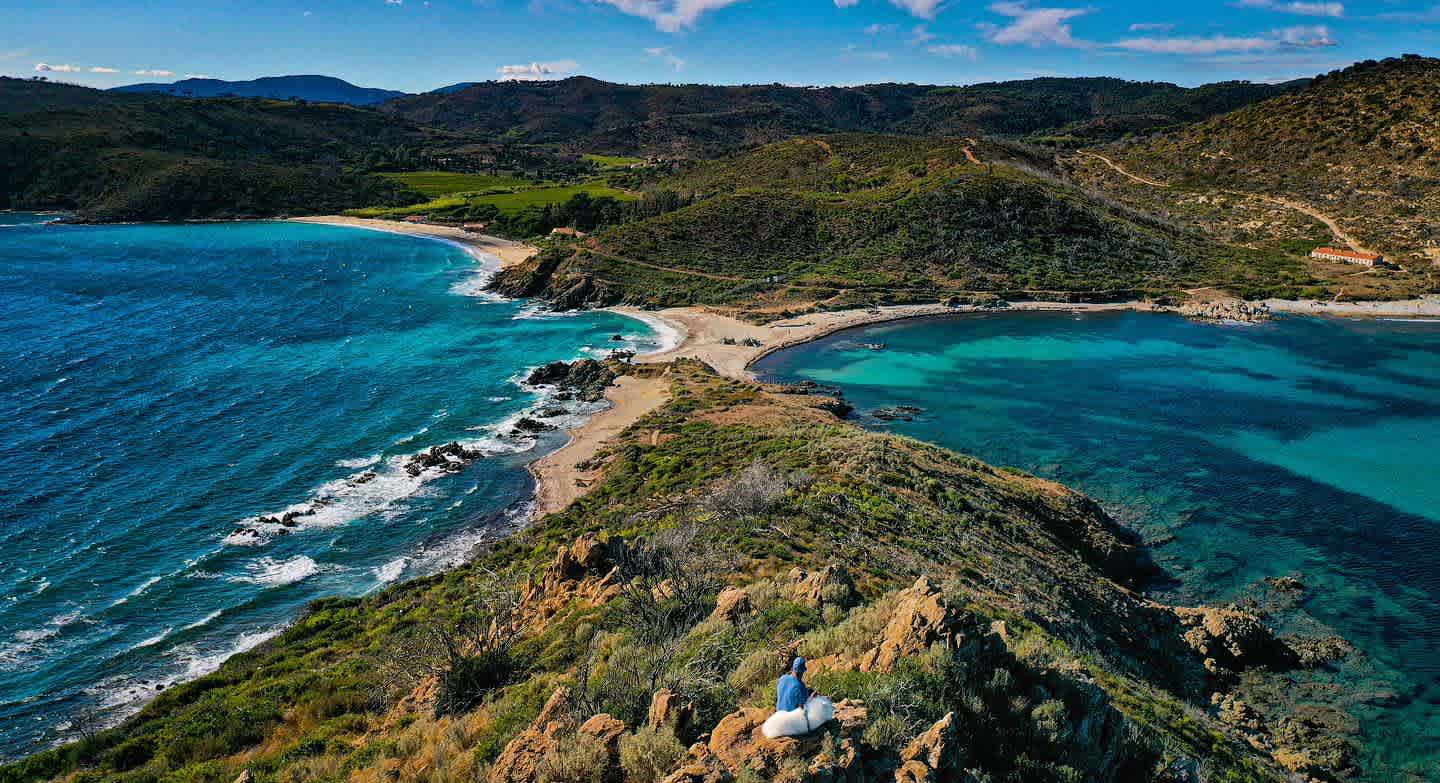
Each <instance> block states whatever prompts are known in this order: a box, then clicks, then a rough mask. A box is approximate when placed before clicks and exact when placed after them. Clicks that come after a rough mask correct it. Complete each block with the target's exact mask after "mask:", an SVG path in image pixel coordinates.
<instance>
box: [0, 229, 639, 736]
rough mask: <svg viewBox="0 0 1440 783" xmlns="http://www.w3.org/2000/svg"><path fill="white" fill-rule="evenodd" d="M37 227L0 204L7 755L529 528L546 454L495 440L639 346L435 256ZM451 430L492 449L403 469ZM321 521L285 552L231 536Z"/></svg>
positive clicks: (608, 327)
mask: <svg viewBox="0 0 1440 783" xmlns="http://www.w3.org/2000/svg"><path fill="white" fill-rule="evenodd" d="M45 219H48V218H43V217H41V216H27V215H20V214H14V213H8V214H7V213H0V312H3V313H4V318H3V320H0V497H4V498H5V499H6V502H5V503H3V504H0V547H3V549H0V551H3V552H4V557H3V559H0V756H14V755H16V754H20V753H23V752H26V751H30V750H35V749H38V748H39V747H43V746H44V745H46V744H48V743H50V742H53V741H55V740H56V739H60V738H63V737H65V736H67V734H66V727H67V725H69V724H71V723H72V722H73V719H74V717H75V716H76V715H77V714H92V713H98V714H99V715H100V716H102V717H105V718H109V719H115V718H117V717H119V716H121V715H124V714H126V713H127V712H128V711H131V710H133V709H135V708H136V706H137V705H138V704H139V703H141V702H142V701H143V700H144V699H145V698H146V697H147V696H149V695H152V694H153V693H154V692H155V691H156V689H157V688H163V687H166V686H167V685H169V684H171V683H174V682H176V681H179V680H182V679H185V678H189V677H194V676H197V675H199V674H203V673H205V672H207V671H210V670H213V669H214V668H215V667H216V666H218V665H219V663H220V661H222V660H223V659H224V658H225V657H226V656H227V655H229V654H232V653H234V652H236V651H239V650H243V649H246V648H249V647H252V646H254V645H256V644H258V643H260V642H261V641H263V640H264V639H266V638H269V637H270V636H272V635H274V634H275V633H277V632H278V629H279V628H281V627H283V624H284V623H285V622H287V621H289V620H290V619H292V618H293V617H294V616H295V615H296V614H297V612H298V611H299V610H300V608H301V607H302V605H303V604H304V603H305V602H307V601H309V600H312V599H315V598H318V597H322V596H329V595H337V594H339V595H358V594H363V593H365V592H368V591H371V590H374V589H376V588H378V587H380V586H382V585H384V584H386V583H389V582H392V581H395V580H397V579H403V578H406V577H409V576H413V575H417V574H423V573H428V572H433V571H435V570H438V569H440V568H443V567H445V566H446V565H448V564H451V563H455V562H457V561H458V560H460V559H462V558H464V557H465V556H466V554H467V553H468V552H469V551H470V550H471V549H472V547H473V546H474V545H475V544H476V543H477V542H478V541H479V540H481V539H482V538H483V537H484V536H486V535H494V534H497V533H498V532H499V531H503V530H505V529H507V528H509V527H510V526H513V525H514V524H516V523H518V522H519V521H522V520H523V519H524V518H525V515H526V513H527V511H528V505H527V501H528V498H529V496H530V493H531V491H532V486H531V481H530V479H529V477H528V475H527V474H526V473H525V471H524V464H525V463H526V462H527V461H529V460H530V459H533V458H534V456H535V454H536V452H537V451H538V450H541V449H544V448H548V447H552V446H553V445H554V444H555V443H556V441H557V440H558V438H557V437H556V436H554V435H550V436H546V437H544V438H542V439H541V440H540V441H539V442H536V441H535V440H532V439H517V438H512V437H508V436H507V433H508V432H509V429H510V427H509V426H508V425H509V423H510V422H513V420H514V419H515V418H516V417H517V416H519V415H520V414H521V413H522V412H524V411H526V410H528V409H529V408H531V407H532V406H534V405H535V404H536V403H537V401H538V400H539V399H540V397H539V395H538V393H537V392H535V391H533V390H527V389H524V388H522V387H521V386H520V385H519V384H518V378H519V377H521V376H522V375H523V373H524V371H525V370H526V368H528V367H531V366H534V365H537V364H540V363H542V362H545V361H549V360H554V359H568V358H573V357H575V356H577V355H580V354H581V353H583V352H585V351H587V350H588V351H590V352H592V353H605V352H608V351H609V350H611V349H612V348H615V347H624V346H629V347H637V348H642V349H643V348H646V347H651V346H652V345H653V341H654V335H653V334H652V333H651V332H650V330H649V329H648V328H647V327H645V326H644V325H643V324H641V323H640V322H638V321H634V320H631V319H627V318H624V317H621V316H618V315H613V314H609V313H588V314H585V315H580V316H574V317H541V316H538V315H537V314H535V313H533V312H531V311H530V310H529V309H527V308H526V307H525V306H524V304H523V303H519V302H506V301H499V300H496V299H493V298H487V297H486V296H485V295H483V294H482V293H480V291H479V288H480V283H481V282H482V281H483V272H482V267H481V265H480V264H479V263H478V262H477V259H475V258H472V257H471V256H470V255H468V254H467V253H466V252H464V251H463V250H462V249H460V248H459V247H458V246H454V245H449V244H446V243H442V242H438V241H432V240H426V239H416V238H410V237H403V236H397V235H390V234H383V233H378V232H372V231H362V230H355V229H345V228H335V227H327V226H312V225H293V224H283V223H252V224H222V225H189V226H175V225H139V226H64V227H61V226H46V225H42V222H43V220H45ZM616 333H620V334H623V335H625V336H626V337H627V339H626V341H625V342H624V343H616V342H612V341H611V340H610V338H611V336H612V335H614V334H616ZM575 412H576V413H577V414H581V413H584V411H583V410H579V409H576V410H575ZM569 420H574V419H573V417H571V418H570V419H569ZM452 440H459V441H462V442H465V443H468V444H469V445H470V446H472V447H474V448H479V449H480V450H482V451H484V452H485V454H486V456H485V457H484V458H482V459H479V460H477V461H475V462H474V463H472V464H471V465H470V466H469V467H468V468H466V469H465V470H463V471H462V472H460V473H457V474H437V473H426V474H422V475H421V476H418V477H411V476H409V475H408V474H407V473H406V472H405V471H404V470H403V469H401V465H400V463H401V462H402V461H403V460H404V459H405V457H406V456H407V455H409V454H413V453H414V452H416V451H419V450H421V449H425V448H428V447H430V446H432V445H435V444H441V443H446V442H449V441H452ZM366 472H373V473H375V474H376V475H375V478H374V479H373V480H368V481H364V482H363V483H361V482H357V481H355V479H357V478H359V477H362V476H364V474H365V473H366ZM317 504H318V506H317ZM311 506H317V508H318V511H317V513H315V514H313V515H311V516H306V517H302V518H301V519H300V520H299V521H300V526H299V527H297V528H295V529H294V531H293V532H292V533H290V534H289V535H285V536H278V535H274V533H273V526H271V527H270V528H265V530H266V533H265V535H260V536H254V537H251V536H244V535H241V536H233V535H231V534H232V532H233V531H235V530H236V529H237V527H244V526H247V525H252V524H254V521H255V518H256V517H257V516H258V515H262V514H276V513H280V512H283V511H285V510H287V509H291V508H305V507H311ZM262 528H264V526H262Z"/></svg>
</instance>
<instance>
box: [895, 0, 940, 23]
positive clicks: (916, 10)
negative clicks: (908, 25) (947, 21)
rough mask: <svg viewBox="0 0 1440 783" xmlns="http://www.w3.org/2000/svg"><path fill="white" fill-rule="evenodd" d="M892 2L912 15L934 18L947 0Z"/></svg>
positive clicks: (898, 0) (897, 0) (900, 0)
mask: <svg viewBox="0 0 1440 783" xmlns="http://www.w3.org/2000/svg"><path fill="white" fill-rule="evenodd" d="M890 4H891V5H893V6H895V7H896V8H899V9H901V10H904V11H909V12H910V14H911V15H912V16H918V17H920V18H921V19H934V18H935V15H936V14H938V13H940V7H941V6H943V5H944V4H945V0H890Z"/></svg>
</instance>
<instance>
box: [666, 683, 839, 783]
mask: <svg viewBox="0 0 1440 783" xmlns="http://www.w3.org/2000/svg"><path fill="white" fill-rule="evenodd" d="M865 714H866V713H865V708H864V705H862V704H859V703H856V702H849V701H842V702H840V703H839V704H836V705H835V719H834V720H832V721H831V722H830V723H828V724H826V725H825V726H823V727H817V729H816V731H814V732H812V733H810V734H808V735H805V736H803V737H777V738H775V739H768V738H766V737H765V735H764V734H763V733H762V732H761V731H760V726H761V724H763V723H764V722H765V719H766V718H768V717H769V716H770V711H769V710H766V709H760V708H756V707H747V708H745V709H741V710H737V711H735V712H732V713H730V714H729V715H726V716H725V717H724V718H722V719H721V720H720V723H719V724H717V725H716V726H715V729H714V730H713V731H711V732H710V739H709V741H708V742H706V743H696V744H695V745H694V746H691V748H690V754H689V756H688V758H687V759H686V761H685V763H684V764H682V765H681V766H680V768H679V769H678V770H677V771H676V772H675V773H674V774H672V775H671V776H670V777H669V778H667V779H666V783H701V781H704V782H705V783H717V782H718V781H724V780H730V779H733V778H735V777H739V776H754V777H757V778H759V779H760V780H765V781H778V782H782V783H840V782H841V781H851V780H854V781H859V780H863V779H864V777H863V776H862V774H861V771H862V763H863V755H864V754H863V753H862V752H861V751H862V746H861V743H860V734H861V733H862V732H863V731H864V730H865ZM827 734H829V735H833V736H834V739H835V741H834V742H833V744H832V743H827V742H826V741H825V740H824V737H825V736H826V735H827ZM832 748H833V752H832V750H831V749H832Z"/></svg>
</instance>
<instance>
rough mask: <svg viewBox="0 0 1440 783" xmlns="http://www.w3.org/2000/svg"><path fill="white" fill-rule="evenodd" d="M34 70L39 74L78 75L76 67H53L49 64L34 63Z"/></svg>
mask: <svg viewBox="0 0 1440 783" xmlns="http://www.w3.org/2000/svg"><path fill="white" fill-rule="evenodd" d="M35 70H37V71H39V72H40V73H79V72H80V70H81V69H80V66H78V65H53V64H51V63H35Z"/></svg>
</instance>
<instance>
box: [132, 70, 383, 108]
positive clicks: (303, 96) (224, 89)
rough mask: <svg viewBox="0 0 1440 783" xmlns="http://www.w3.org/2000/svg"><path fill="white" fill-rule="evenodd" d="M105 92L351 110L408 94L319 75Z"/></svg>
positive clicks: (198, 80) (190, 81) (204, 80)
mask: <svg viewBox="0 0 1440 783" xmlns="http://www.w3.org/2000/svg"><path fill="white" fill-rule="evenodd" d="M109 92H120V93H164V94H167V95H177V96H183V97H190V98H223V97H234V98H274V99H277V100H290V99H299V100H305V101H314V102H321V103H344V104H349V105H351V106H373V105H375V104H378V103H383V102H385V101H388V100H392V99H395V98H399V97H402V96H404V95H407V94H408V93H405V92H402V91H400V90H386V89H381V88H379V87H359V86H357V85H354V84H351V83H350V82H347V81H345V80H344V79H340V78H338V77H335V76H324V75H319V74H295V75H288V76H262V77H260V78H257V79H244V80H239V81H227V80H225V79H212V78H209V77H191V78H186V79H181V80H179V81H176V82H145V83H140V84H126V85H122V86H119V87H111V88H110V90H109Z"/></svg>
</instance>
